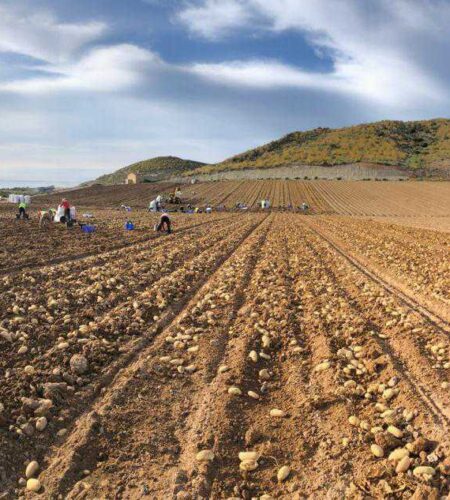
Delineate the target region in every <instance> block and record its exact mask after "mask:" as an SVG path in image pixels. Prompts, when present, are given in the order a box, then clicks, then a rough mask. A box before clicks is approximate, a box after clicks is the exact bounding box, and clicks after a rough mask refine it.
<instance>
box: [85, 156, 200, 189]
mask: <svg viewBox="0 0 450 500" xmlns="http://www.w3.org/2000/svg"><path fill="white" fill-rule="evenodd" d="M203 166H206V163H201V162H198V161H192V160H183V159H182V158H177V157H176V156H158V157H156V158H151V159H149V160H144V161H140V162H137V163H133V164H132V165H128V166H127V167H123V168H120V169H119V170H116V171H115V172H113V173H112V174H106V175H102V176H101V177H98V178H97V179H95V180H94V181H90V182H86V183H84V184H83V185H91V184H104V185H111V184H123V183H124V182H125V179H126V177H127V175H128V174H130V173H137V174H141V175H143V176H144V177H145V178H146V180H149V181H162V180H166V179H168V178H169V177H171V176H173V175H181V174H185V173H189V172H190V171H192V170H195V169H197V168H201V167H203Z"/></svg>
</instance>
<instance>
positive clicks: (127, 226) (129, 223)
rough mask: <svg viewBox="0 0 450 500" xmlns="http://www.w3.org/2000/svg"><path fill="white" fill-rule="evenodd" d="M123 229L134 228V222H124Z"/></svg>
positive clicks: (130, 229) (129, 229)
mask: <svg viewBox="0 0 450 500" xmlns="http://www.w3.org/2000/svg"><path fill="white" fill-rule="evenodd" d="M125 229H126V230H127V231H133V229H134V224H133V223H132V222H131V221H128V222H127V223H126V224H125Z"/></svg>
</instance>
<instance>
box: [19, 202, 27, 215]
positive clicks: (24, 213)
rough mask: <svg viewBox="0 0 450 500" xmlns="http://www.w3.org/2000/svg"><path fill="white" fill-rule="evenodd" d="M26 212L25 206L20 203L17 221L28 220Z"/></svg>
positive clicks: (23, 203)
mask: <svg viewBox="0 0 450 500" xmlns="http://www.w3.org/2000/svg"><path fill="white" fill-rule="evenodd" d="M26 210H27V204H26V203H25V202H24V201H21V202H20V203H19V215H18V217H17V218H18V219H28V214H27V212H26Z"/></svg>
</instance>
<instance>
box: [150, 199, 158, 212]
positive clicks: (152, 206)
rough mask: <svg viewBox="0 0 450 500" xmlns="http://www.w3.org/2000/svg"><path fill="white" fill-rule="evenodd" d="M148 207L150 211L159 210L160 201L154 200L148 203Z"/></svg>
mask: <svg viewBox="0 0 450 500" xmlns="http://www.w3.org/2000/svg"><path fill="white" fill-rule="evenodd" d="M148 209H149V211H150V212H157V211H158V203H157V201H156V200H152V201H151V202H150V204H149V205H148Z"/></svg>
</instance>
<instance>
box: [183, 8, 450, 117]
mask: <svg viewBox="0 0 450 500" xmlns="http://www.w3.org/2000/svg"><path fill="white" fill-rule="evenodd" d="M223 5H226V9H227V11H228V12H231V13H233V12H234V13H236V14H235V15H229V16H224V15H223V8H224V7H223ZM196 15H198V16H199V17H196ZM179 19H180V20H181V21H182V22H184V24H185V25H186V26H187V27H188V28H189V29H190V30H191V31H192V32H193V33H196V34H200V35H201V36H206V37H209V38H210V39H217V38H220V37H222V36H224V35H225V34H227V35H228V34H230V32H231V31H232V30H233V28H234V29H242V28H243V27H244V26H245V27H246V28H247V29H248V30H249V31H254V30H255V29H262V28H265V29H270V30H271V31H272V32H283V31H286V30H296V31H298V32H300V33H302V34H303V35H304V36H305V37H306V39H307V40H308V41H309V43H310V44H311V46H312V47H313V48H314V49H315V50H316V51H317V52H318V53H319V54H323V53H324V52H325V53H326V55H327V56H328V57H329V58H330V59H331V60H332V63H333V68H332V70H331V71H330V72H328V73H313V72H307V71H304V70H303V69H302V68H296V67H293V66H287V65H282V64H280V63H277V62H265V61H235V62H231V63H230V62H224V63H218V64H209V65H208V64H196V65H194V66H193V71H194V72H196V73H197V74H199V75H201V76H204V77H206V78H208V79H210V80H211V79H212V80H214V81H216V82H220V81H221V82H222V83H224V84H227V85H230V84H232V85H235V86H238V85H240V86H243V87H251V86H253V87H255V88H267V89H269V88H271V87H272V88H273V87H280V86H285V87H298V88H302V87H307V88H316V89H318V90H323V89H325V90H330V91H339V92H345V93H347V94H350V95H355V96H357V97H361V98H364V99H366V100H367V101H369V102H372V103H374V104H384V105H386V106H392V107H394V108H395V107H397V108H405V107H410V106H413V105H414V104H415V103H416V104H417V101H418V100H420V101H423V100H425V101H426V102H428V103H430V104H432V103H436V102H448V101H449V93H448V90H447V88H448V86H447V84H446V82H445V81H442V80H441V79H440V78H439V76H438V75H439V70H442V71H443V70H444V68H443V65H445V66H446V58H444V57H443V58H442V62H441V67H440V68H436V67H430V66H429V61H428V60H427V54H426V51H425V53H424V50H423V48H422V47H424V46H430V47H431V48H432V47H433V43H434V44H436V33H439V34H440V35H439V36H440V38H439V43H440V44H441V45H443V47H442V46H441V47H439V48H440V49H441V50H443V55H444V53H447V52H448V50H450V38H449V37H448V35H446V29H447V26H448V24H449V23H450V5H449V4H448V3H446V2H444V1H443V0H432V1H430V2H425V1H424V0H408V1H406V0H398V1H397V2H391V1H389V0H379V1H378V2H377V3H375V4H371V5H368V4H367V3H366V2H360V1H359V0H335V1H333V2H331V1H330V0H277V1H269V0H228V1H227V2H226V4H222V3H221V2H218V1H216V0H204V1H203V2H202V3H201V4H200V5H198V4H197V6H196V7H192V6H191V7H188V8H187V9H185V10H184V11H183V12H181V13H180V14H179ZM419 41H420V43H418V42H419Z"/></svg>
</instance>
